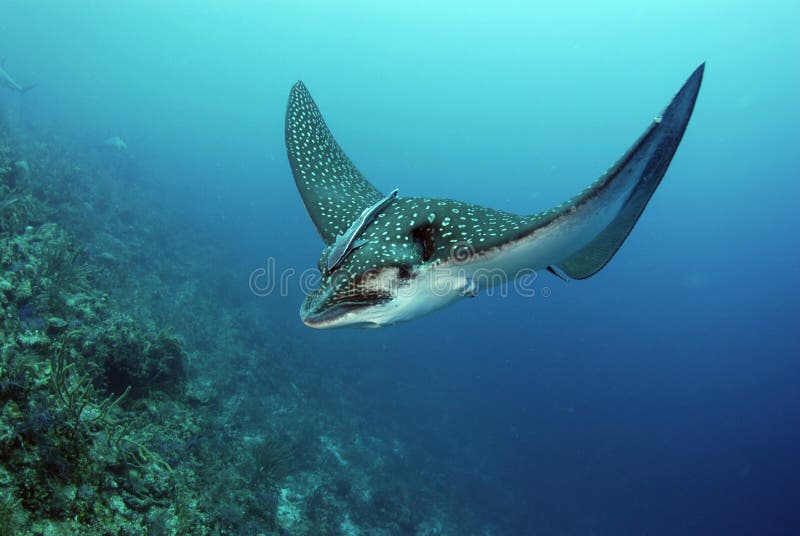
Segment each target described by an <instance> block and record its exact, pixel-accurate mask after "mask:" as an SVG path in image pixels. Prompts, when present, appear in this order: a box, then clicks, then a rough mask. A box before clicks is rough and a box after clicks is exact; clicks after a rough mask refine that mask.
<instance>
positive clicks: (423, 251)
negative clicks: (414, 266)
mask: <svg viewBox="0 0 800 536" xmlns="http://www.w3.org/2000/svg"><path fill="white" fill-rule="evenodd" d="M435 233H436V229H435V228H434V227H433V225H431V224H429V223H426V224H424V225H420V226H419V227H416V228H415V229H414V230H413V231H411V239H412V240H413V241H414V245H415V246H416V248H417V251H418V252H419V255H420V257H422V260H423V261H429V260H430V259H431V257H433V252H434V250H435V249H436V239H435V238H434V236H435Z"/></svg>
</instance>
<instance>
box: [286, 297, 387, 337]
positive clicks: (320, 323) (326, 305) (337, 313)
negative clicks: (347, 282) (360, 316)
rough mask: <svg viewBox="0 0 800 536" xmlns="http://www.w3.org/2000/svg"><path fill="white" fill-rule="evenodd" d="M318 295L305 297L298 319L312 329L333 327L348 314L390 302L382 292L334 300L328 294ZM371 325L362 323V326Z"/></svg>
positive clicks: (365, 322)
mask: <svg viewBox="0 0 800 536" xmlns="http://www.w3.org/2000/svg"><path fill="white" fill-rule="evenodd" d="M319 293H320V291H318V293H315V294H312V295H309V296H308V297H306V300H305V302H304V303H303V307H302V308H301V309H300V319H301V320H302V321H303V323H304V324H305V325H307V326H309V327H312V328H326V327H335V326H334V325H333V324H334V323H336V320H339V319H341V318H342V317H344V316H345V315H347V314H348V313H353V312H358V311H362V310H366V309H368V308H370V307H373V306H375V305H380V304H382V303H387V302H389V301H391V295H390V294H389V293H384V292H369V293H363V294H360V295H358V296H354V295H352V294H349V295H345V296H341V297H338V298H335V297H333V296H331V295H330V294H329V295H328V296H320V295H319ZM356 324H358V322H352V323H348V324H347V325H348V326H351V325H356ZM370 324H373V323H372V322H369V321H364V322H363V325H370Z"/></svg>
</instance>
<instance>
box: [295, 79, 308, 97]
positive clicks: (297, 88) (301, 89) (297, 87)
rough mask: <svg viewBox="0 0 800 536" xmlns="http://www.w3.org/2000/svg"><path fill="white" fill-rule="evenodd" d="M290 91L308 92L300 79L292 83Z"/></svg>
mask: <svg viewBox="0 0 800 536" xmlns="http://www.w3.org/2000/svg"><path fill="white" fill-rule="evenodd" d="M291 93H292V94H293V95H294V94H296V93H303V94H308V88H307V87H306V85H305V84H304V83H303V81H302V80H298V81H297V82H295V83H294V84H292V90H291Z"/></svg>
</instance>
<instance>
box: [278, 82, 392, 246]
mask: <svg viewBox="0 0 800 536" xmlns="http://www.w3.org/2000/svg"><path fill="white" fill-rule="evenodd" d="M285 134H286V152H287V154H288V156H289V165H290V166H291V168H292V174H293V175H294V180H295V183H296V184H297V189H298V191H299V192H300V196H301V197H302V198H303V203H304V204H305V206H306V210H307V211H308V214H309V216H311V220H312V221H313V222H314V226H315V227H316V228H317V231H318V232H319V234H320V236H322V239H323V240H324V241H325V243H326V244H328V245H330V244H333V243H334V242H335V241H336V238H337V237H338V236H345V235H346V234H347V231H348V228H349V226H350V225H351V223H352V222H353V221H355V220H356V219H357V218H358V217H359V215H360V214H361V213H362V212H363V211H364V210H365V209H367V208H368V207H370V206H373V205H375V204H376V203H380V202H381V200H382V199H385V198H384V196H383V195H381V193H380V192H379V191H378V190H377V189H376V188H375V187H374V186H373V185H372V184H370V183H369V181H367V179H365V178H364V176H363V175H362V174H361V172H360V171H359V170H358V168H356V166H355V165H353V163H352V162H351V161H350V159H349V158H348V157H347V155H346V154H345V152H344V151H343V150H342V148H341V147H340V146H339V144H338V143H337V142H336V140H335V139H334V137H333V135H332V134H331V131H330V130H329V129H328V126H327V125H326V124H325V120H324V119H323V118H322V114H321V113H320V111H319V109H318V108H317V105H316V103H315V102H314V99H312V98H311V95H310V94H309V92H308V89H306V86H305V85H304V84H303V83H302V82H297V83H296V84H295V85H294V86H293V87H292V91H291V93H290V94H289V104H288V106H287V107H286V131H285Z"/></svg>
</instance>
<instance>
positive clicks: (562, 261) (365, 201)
mask: <svg viewBox="0 0 800 536" xmlns="http://www.w3.org/2000/svg"><path fill="white" fill-rule="evenodd" d="M704 67H705V64H701V65H700V66H699V67H698V68H697V69H696V70H695V71H694V72H693V73H692V75H691V76H690V77H689V79H688V80H687V81H686V83H685V84H684V85H683V87H682V88H681V89H680V91H679V92H678V93H677V95H675V97H674V98H673V99H672V101H671V102H670V103H669V105H668V106H667V107H666V108H665V109H664V111H663V112H662V113H661V114H660V115H658V116H656V118H655V119H654V120H653V121H652V123H651V124H650V125H649V126H648V128H647V129H646V130H645V132H644V134H642V135H641V136H640V137H639V139H638V140H637V141H636V143H634V144H633V146H632V147H631V148H630V149H629V150H628V151H627V152H626V153H625V154H624V155H623V156H622V158H620V159H619V160H618V161H617V162H616V163H615V164H614V165H613V166H611V168H610V169H609V170H608V171H606V173H605V174H603V175H602V176H601V177H600V178H599V179H597V180H596V181H594V182H593V183H592V184H591V185H589V187H587V188H586V189H584V190H583V191H582V192H580V193H579V194H578V195H576V196H574V197H573V198H571V199H570V200H568V201H566V202H565V203H562V204H560V205H558V206H557V207H554V208H552V209H550V210H547V211H545V212H542V213H539V214H536V215H533V216H518V215H516V214H510V213H508V212H502V211H500V210H494V209H490V208H484V207H481V206H477V205H472V204H469V203H463V202H460V201H453V200H450V199H432V198H426V197H397V190H394V191H393V192H392V193H391V194H389V195H383V194H381V192H379V191H378V190H377V189H376V188H375V187H374V186H373V185H372V184H370V183H369V181H367V180H366V179H365V178H364V176H363V175H362V174H361V172H360V171H359V170H358V168H356V167H355V165H353V163H352V162H351V161H350V159H349V158H348V157H347V155H346V154H345V153H344V151H343V150H342V149H341V147H340V146H339V144H338V143H337V142H336V140H335V139H334V137H333V135H332V134H331V132H330V130H329V129H328V127H327V125H326V124H325V121H324V119H323V118H322V114H321V113H320V111H319V109H318V108H317V105H316V103H315V102H314V100H313V99H312V98H311V95H310V94H309V92H308V89H306V86H305V85H304V84H303V83H302V82H297V83H296V84H295V85H294V86H293V87H292V90H291V93H290V95H289V104H288V107H287V110H286V147H287V152H288V155H289V163H290V165H291V168H292V173H293V175H294V179H295V182H296V184H297V188H298V190H299V191H300V196H301V197H302V199H303V203H304V204H305V207H306V210H307V211H308V214H309V215H310V216H311V220H312V221H313V223H314V225H315V226H316V228H317V231H318V232H319V234H320V235H321V236H322V239H323V240H324V242H325V244H327V248H325V250H324V251H323V252H322V255H321V256H320V259H319V270H320V272H321V280H320V285H319V288H317V289H316V290H314V291H313V292H311V293H309V294H308V295H307V296H306V298H305V301H304V302H303V305H302V307H301V309H300V317H301V319H302V320H303V322H304V323H305V324H307V325H308V326H311V327H314V328H334V327H346V326H355V327H380V326H387V325H391V324H396V323H399V322H404V321H408V320H412V319H414V318H417V317H420V316H422V315H425V314H427V313H430V312H432V311H435V310H437V309H440V308H442V307H444V306H446V305H449V304H450V303H453V302H455V301H457V300H459V299H462V298H464V297H471V296H475V295H477V294H478V293H479V292H480V291H481V290H483V289H486V288H489V287H491V286H494V285H496V284H502V283H504V282H508V281H511V280H513V279H514V278H515V277H517V276H519V275H520V274H522V273H526V274H530V273H531V272H532V271H533V270H542V269H547V270H548V271H550V272H552V273H553V274H555V275H557V276H559V277H561V278H562V279H567V278H572V279H586V278H588V277H591V276H592V275H594V274H596V273H597V272H598V271H600V270H601V269H602V268H603V267H604V266H605V265H606V264H607V263H608V261H609V260H611V258H612V257H613V256H614V254H615V253H616V252H617V250H618V249H619V247H620V246H621V245H622V243H623V242H624V241H625V239H626V238H627V236H628V234H629V233H630V232H631V229H633V226H634V225H635V224H636V222H637V220H638V219H639V216H641V214H642V211H643V210H644V208H645V206H646V205H647V203H648V201H649V200H650V198H651V196H652V195H653V192H655V190H656V188H657V187H658V185H659V183H660V182H661V179H662V178H663V177H664V173H666V171H667V167H668V166H669V164H670V161H671V160H672V157H673V155H674V154H675V151H676V149H677V148H678V144H679V143H680V141H681V138H682V137H683V133H684V131H685V130H686V125H687V124H688V123H689V118H690V117H691V115H692V110H693V109H694V104H695V101H696V99H697V94H698V92H699V90H700V84H701V82H702V79H703V70H704Z"/></svg>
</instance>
